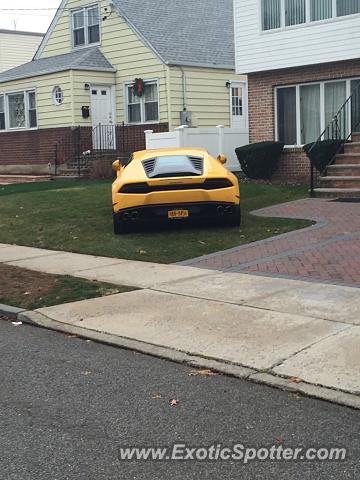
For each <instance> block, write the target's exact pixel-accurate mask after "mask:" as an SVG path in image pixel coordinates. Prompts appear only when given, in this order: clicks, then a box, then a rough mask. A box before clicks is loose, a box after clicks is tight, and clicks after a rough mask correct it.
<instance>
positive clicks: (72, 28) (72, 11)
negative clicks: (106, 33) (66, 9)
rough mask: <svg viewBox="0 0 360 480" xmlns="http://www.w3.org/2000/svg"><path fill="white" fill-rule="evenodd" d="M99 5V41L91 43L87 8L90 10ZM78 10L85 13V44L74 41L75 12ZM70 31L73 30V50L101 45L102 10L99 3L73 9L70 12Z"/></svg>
mask: <svg viewBox="0 0 360 480" xmlns="http://www.w3.org/2000/svg"><path fill="white" fill-rule="evenodd" d="M95 7H97V9H98V11H99V41H98V42H96V43H89V29H88V27H89V25H88V16H87V15H86V12H87V10H90V9H91V8H95ZM78 12H83V14H84V30H85V43H84V45H75V43H74V40H75V39H74V30H75V26H74V14H75V13H78ZM70 31H71V45H72V48H73V50H78V49H81V48H89V46H91V47H96V46H99V45H101V10H100V7H99V4H97V3H94V4H91V5H86V6H84V7H82V8H75V9H74V10H71V12H70Z"/></svg>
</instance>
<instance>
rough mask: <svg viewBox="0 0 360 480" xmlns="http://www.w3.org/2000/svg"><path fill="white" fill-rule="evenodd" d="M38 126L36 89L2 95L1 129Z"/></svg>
mask: <svg viewBox="0 0 360 480" xmlns="http://www.w3.org/2000/svg"><path fill="white" fill-rule="evenodd" d="M36 127H37V110H36V95H35V91H33V90H30V91H25V92H24V91H22V92H14V93H7V94H2V95H0V130H17V129H25V128H36Z"/></svg>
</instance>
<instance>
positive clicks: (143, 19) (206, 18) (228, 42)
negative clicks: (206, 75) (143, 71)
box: [34, 0, 235, 70]
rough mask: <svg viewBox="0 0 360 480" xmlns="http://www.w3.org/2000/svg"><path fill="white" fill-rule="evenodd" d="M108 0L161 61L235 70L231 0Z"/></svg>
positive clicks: (59, 13) (56, 19)
mask: <svg viewBox="0 0 360 480" xmlns="http://www.w3.org/2000/svg"><path fill="white" fill-rule="evenodd" d="M111 3H112V4H113V5H114V7H115V9H116V11H117V13H118V14H119V15H120V16H121V17H123V18H124V20H125V21H126V22H127V23H128V25H129V26H130V27H131V28H132V29H133V30H134V31H135V32H136V33H137V34H138V35H139V37H140V38H141V39H142V40H143V41H144V43H145V44H146V45H147V46H148V47H149V48H151V49H152V50H153V52H154V53H155V54H156V55H157V56H158V57H159V58H160V60H161V61H162V62H163V63H165V64H167V65H182V66H197V67H212V68H229V69H232V70H235V46H234V44H235V41H234V13H233V0H112V2H111ZM66 4H67V0H62V2H61V4H60V7H59V8H58V10H57V12H56V14H55V17H54V18H53V21H52V22H51V25H50V27H49V29H48V31H47V32H46V35H45V37H44V38H43V40H42V42H41V44H40V46H39V49H38V51H37V52H36V54H35V57H34V58H39V56H40V55H41V53H42V51H43V49H44V47H45V45H46V43H47V41H48V39H49V37H50V35H51V32H52V31H53V29H54V28H55V25H56V23H57V21H58V19H59V18H60V16H61V13H62V11H63V9H64V8H65V7H66ZM118 41H119V42H120V41H121V38H119V40H118Z"/></svg>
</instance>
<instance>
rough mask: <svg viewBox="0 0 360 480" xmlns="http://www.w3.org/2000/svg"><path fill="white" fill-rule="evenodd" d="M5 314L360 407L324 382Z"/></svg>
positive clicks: (35, 315)
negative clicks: (296, 378)
mask: <svg viewBox="0 0 360 480" xmlns="http://www.w3.org/2000/svg"><path fill="white" fill-rule="evenodd" d="M1 313H4V314H6V315H8V316H12V317H15V318H17V319H18V320H19V321H22V322H23V323H27V324H30V325H33V326H37V327H42V328H46V329H49V330H55V331H58V332H62V333H70V334H73V335H77V336H79V337H81V338H86V339H89V340H93V341H96V342H99V343H104V344H107V345H112V346H116V347H120V348H123V349H126V350H133V351H136V352H139V353H142V354H145V355H150V356H153V357H157V358H162V359H165V360H170V361H172V362H176V363H182V364H186V365H189V366H193V367H196V368H207V369H211V370H213V371H215V372H218V373H223V374H224V375H228V376H231V377H235V378H240V379H242V380H247V381H251V382H253V383H257V384H262V385H267V386H269V387H273V388H277V389H280V390H283V391H286V392H291V393H298V394H301V395H303V396H307V397H310V398H316V399H319V400H325V401H327V402H330V403H336V404H338V405H342V406H346V407H349V408H353V409H357V410H360V396H358V395H355V394H352V393H347V392H344V391H341V390H335V389H331V388H327V387H323V386H321V385H313V384H310V383H306V382H303V381H299V382H298V383H297V382H294V381H291V380H290V377H281V376H278V375H275V374H273V373H271V372H265V371H258V370H255V369H252V368H249V367H244V366H242V365H236V364H232V363H226V362H223V361H219V360H216V359H212V358H205V357H201V356H197V355H194V354H191V353H187V352H184V351H179V350H174V349H171V348H169V347H161V346H158V345H153V344H150V343H146V342H141V341H139V340H133V339H130V338H126V337H119V336H116V335H112V334H109V333H105V332H99V331H96V330H89V329H87V328H83V327H79V326H76V325H72V324H68V323H62V322H58V321H56V320H53V319H51V318H49V317H47V316H45V315H43V314H41V313H39V312H33V311H26V310H22V309H18V308H15V307H9V306H7V305H1V304H0V314H1Z"/></svg>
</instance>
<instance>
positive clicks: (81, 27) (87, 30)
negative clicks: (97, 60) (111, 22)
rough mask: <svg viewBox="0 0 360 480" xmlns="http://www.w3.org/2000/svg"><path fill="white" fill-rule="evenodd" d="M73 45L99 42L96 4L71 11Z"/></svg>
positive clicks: (98, 14)
mask: <svg viewBox="0 0 360 480" xmlns="http://www.w3.org/2000/svg"><path fill="white" fill-rule="evenodd" d="M72 29H73V45H74V47H82V46H86V45H92V44H94V43H99V42H100V13H99V7H98V6H97V5H95V6H91V7H86V8H82V9H81V10H76V11H75V12H73V13H72Z"/></svg>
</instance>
